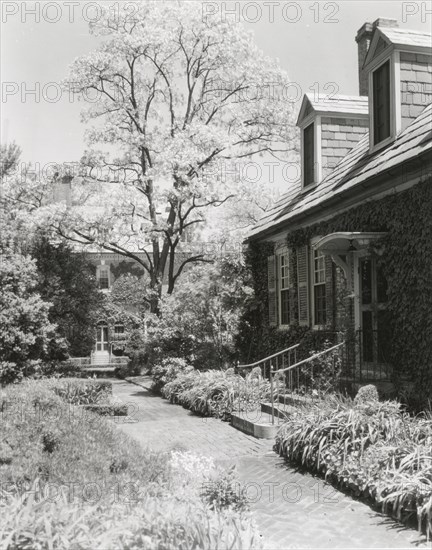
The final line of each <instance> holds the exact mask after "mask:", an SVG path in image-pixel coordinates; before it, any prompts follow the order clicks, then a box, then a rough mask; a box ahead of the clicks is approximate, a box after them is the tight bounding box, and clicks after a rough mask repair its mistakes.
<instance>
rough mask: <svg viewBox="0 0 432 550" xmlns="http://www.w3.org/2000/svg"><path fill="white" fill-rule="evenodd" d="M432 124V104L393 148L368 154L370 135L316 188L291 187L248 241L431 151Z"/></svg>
mask: <svg viewBox="0 0 432 550" xmlns="http://www.w3.org/2000/svg"><path fill="white" fill-rule="evenodd" d="M431 123H432V105H428V106H427V107H426V108H425V109H424V111H423V112H422V113H421V114H420V115H419V116H418V117H417V118H416V119H415V120H414V122H413V123H412V124H411V125H410V126H408V128H406V129H405V130H404V131H403V132H402V133H401V134H400V135H399V136H398V137H397V139H396V140H395V141H394V142H393V143H392V144H391V145H389V146H388V147H387V148H386V149H384V150H380V151H377V152H375V153H372V154H370V153H369V135H368V133H367V134H365V136H364V137H363V138H362V139H361V140H360V141H359V142H358V144H357V145H356V146H355V147H354V148H353V149H352V150H351V151H350V152H349V153H348V154H347V156H346V157H345V158H343V159H342V160H341V162H340V163H339V164H338V166H336V168H335V169H334V170H333V171H332V172H331V173H330V174H329V175H328V176H327V177H326V178H324V180H323V181H322V182H321V183H319V185H318V186H317V187H316V188H314V189H313V190H311V191H309V192H307V191H306V192H302V189H301V182H300V181H297V182H296V183H295V184H294V185H292V186H291V187H290V189H289V190H288V192H287V193H286V194H285V195H283V196H282V197H281V198H280V199H279V200H278V201H277V203H276V204H275V206H274V207H273V208H272V209H271V210H270V211H268V212H267V213H266V214H265V215H264V216H263V217H262V218H261V220H260V221H259V222H258V223H257V224H256V226H255V227H254V228H253V229H252V230H251V232H250V234H249V237H248V239H257V238H261V237H264V236H265V235H266V234H268V233H269V232H273V231H274V230H277V229H278V228H279V227H280V226H283V225H285V226H289V225H290V224H292V223H295V219H296V218H297V217H298V216H300V215H301V216H305V215H307V214H308V213H310V211H311V210H313V209H314V208H315V207H317V206H320V207H322V208H325V207H326V203H327V202H328V201H330V200H334V199H337V198H338V197H341V196H342V195H343V194H344V193H345V192H346V191H347V190H349V189H350V190H351V189H353V188H357V187H360V186H362V185H364V184H365V183H366V182H367V181H368V180H370V179H372V178H375V177H377V176H379V175H381V174H384V173H386V172H387V173H388V172H389V171H390V170H391V169H392V168H396V167H397V166H400V165H401V164H402V163H405V162H408V161H410V160H413V159H415V158H416V157H418V156H420V155H423V154H425V153H428V152H429V153H430V152H432V151H431V150H432V130H431Z"/></svg>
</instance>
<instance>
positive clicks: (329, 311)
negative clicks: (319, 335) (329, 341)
mask: <svg viewBox="0 0 432 550" xmlns="http://www.w3.org/2000/svg"><path fill="white" fill-rule="evenodd" d="M325 280H326V286H325V288H326V327H327V328H332V327H333V325H334V311H335V308H334V298H335V297H334V281H333V260H332V259H331V257H330V256H326V257H325Z"/></svg>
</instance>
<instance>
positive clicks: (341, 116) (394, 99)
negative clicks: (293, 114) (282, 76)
mask: <svg viewBox="0 0 432 550" xmlns="http://www.w3.org/2000/svg"><path fill="white" fill-rule="evenodd" d="M356 42H357V44H358V71H359V95H358V96H341V95H334V96H332V95H329V96H323V95H315V96H314V95H312V94H306V95H305V96H304V98H303V101H302V104H301V108H300V112H299V115H298V120H297V126H298V128H299V132H300V142H301V160H300V162H301V179H300V180H299V181H298V182H296V184H294V185H291V186H290V188H289V189H288V190H287V192H286V193H285V194H284V195H283V196H282V197H281V198H280V200H278V202H277V203H276V204H275V205H274V207H273V209H272V210H270V211H269V212H267V213H266V215H265V216H264V217H263V218H262V219H261V220H260V221H259V222H258V224H257V225H256V226H255V227H254V228H253V230H252V231H251V233H250V235H249V237H248V244H249V254H250V256H251V257H252V258H253V259H252V268H253V271H254V273H255V279H256V280H257V279H258V278H259V277H260V276H261V277H262V278H263V279H264V277H265V279H266V284H265V285H264V284H262V285H261V290H257V294H258V297H259V298H260V301H261V307H262V315H261V317H260V319H259V321H256V326H255V329H256V330H257V331H258V332H257V333H256V335H257V336H259V335H260V336H261V338H264V336H263V335H264V333H265V334H266V335H267V336H266V337H267V338H269V339H270V341H272V342H274V343H273V346H274V347H273V352H276V351H278V349H281V346H282V343H283V345H285V347H287V346H288V345H290V344H291V343H296V341H298V339H299V338H300V337H304V335H305V334H306V333H308V334H309V335H314V334H316V335H326V337H328V338H330V339H332V338H333V339H339V340H340V339H343V340H346V342H347V351H346V356H345V360H344V361H345V368H346V370H347V374H348V376H350V377H351V378H355V379H356V380H357V381H359V382H362V383H364V382H366V381H370V380H381V381H382V382H383V383H384V381H391V382H392V384H393V385H392V387H393V388H394V384H395V383H397V384H399V386H398V387H400V385H401V380H402V381H404V383H405V384H406V382H407V380H409V379H411V380H413V381H414V383H415V384H417V386H416V387H420V386H421V387H423V388H424V387H425V381H426V385H427V384H429V387H431V382H430V381H431V380H432V372H431V368H432V356H431V351H432V308H431V306H432V302H431V298H430V291H432V244H431V242H432V241H431V239H432V182H431V172H432V170H431V167H432V162H431V161H432V154H431V153H432V140H431V138H432V105H431V103H432V47H431V46H432V38H431V35H430V34H427V33H423V32H416V31H410V30H405V29H401V28H399V27H398V24H397V22H396V21H394V20H389V19H382V18H380V19H378V20H376V21H375V22H374V23H372V24H371V23H365V24H364V25H363V26H362V27H361V28H360V30H359V31H358V34H357V36H356ZM264 270H265V271H266V274H265V273H264ZM258 286H259V285H258ZM258 286H256V288H258ZM258 325H259V326H258ZM266 331H267V332H266ZM258 339H259V338H258ZM276 342H277V344H276ZM275 346H276V347H275ZM277 346H279V348H278V347H277ZM263 349H264V348H261V350H263ZM315 349H316V348H315ZM266 350H267V351H269V350H270V348H269V347H268V346H267V347H266ZM260 353H261V357H263V356H264V355H266V354H265V353H264V354H262V351H260V348H259V346H258V347H257V346H255V348H254V352H253V353H252V354H251V355H252V356H251V355H249V357H248V359H250V360H257V359H260V358H261V357H260ZM414 373H415V374H414ZM383 385H384V384H383ZM428 391H429V390H428ZM431 395H432V394H431Z"/></svg>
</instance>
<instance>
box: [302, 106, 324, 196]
mask: <svg viewBox="0 0 432 550" xmlns="http://www.w3.org/2000/svg"><path fill="white" fill-rule="evenodd" d="M300 129H301V134H300V136H301V147H300V149H301V181H302V189H304V191H305V192H308V191H309V190H310V189H313V188H314V187H315V186H316V185H317V184H318V183H319V182H320V181H321V179H322V165H321V164H322V163H321V116H320V115H315V116H314V117H313V118H312V117H311V116H308V117H307V118H306V119H305V120H304V121H303V122H302V125H301V126H300Z"/></svg>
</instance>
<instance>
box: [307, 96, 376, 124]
mask: <svg viewBox="0 0 432 550" xmlns="http://www.w3.org/2000/svg"><path fill="white" fill-rule="evenodd" d="M312 112H314V113H316V114H325V115H328V116H331V115H332V114H334V115H346V116H347V117H351V118H357V117H359V118H364V117H368V116H369V112H368V98H367V97H363V96H352V95H335V96H331V95H329V94H305V95H304V97H303V101H302V105H301V108H300V113H299V116H298V118H297V126H299V125H300V124H301V122H302V121H303V120H304V119H305V118H307V117H308V116H309V115H310V114H311V113H312Z"/></svg>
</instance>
